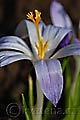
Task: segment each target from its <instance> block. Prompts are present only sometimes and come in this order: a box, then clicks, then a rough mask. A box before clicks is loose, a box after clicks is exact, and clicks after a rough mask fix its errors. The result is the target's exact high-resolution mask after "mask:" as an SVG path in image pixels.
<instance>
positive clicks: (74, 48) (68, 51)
mask: <svg viewBox="0 0 80 120" xmlns="http://www.w3.org/2000/svg"><path fill="white" fill-rule="evenodd" d="M71 55H80V43H75V44H74V43H73V44H70V45H67V46H65V47H63V48H61V49H60V50H59V51H58V52H56V53H55V54H54V55H53V56H52V57H51V59H57V58H62V57H67V56H71Z"/></svg>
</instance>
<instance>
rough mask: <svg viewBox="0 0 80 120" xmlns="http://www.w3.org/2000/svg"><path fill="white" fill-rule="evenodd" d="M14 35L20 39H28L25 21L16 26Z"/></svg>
mask: <svg viewBox="0 0 80 120" xmlns="http://www.w3.org/2000/svg"><path fill="white" fill-rule="evenodd" d="M15 35H17V36H19V37H20V38H22V39H25V38H27V37H29V35H28V31H27V28H26V22H25V20H22V21H21V22H20V23H19V24H18V26H17V28H16V30H15Z"/></svg>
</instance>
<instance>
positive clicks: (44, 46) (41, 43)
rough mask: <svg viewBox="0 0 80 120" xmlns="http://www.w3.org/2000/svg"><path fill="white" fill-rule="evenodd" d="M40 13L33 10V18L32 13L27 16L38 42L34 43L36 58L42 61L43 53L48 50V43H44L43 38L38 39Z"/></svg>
mask: <svg viewBox="0 0 80 120" xmlns="http://www.w3.org/2000/svg"><path fill="white" fill-rule="evenodd" d="M40 15H41V13H40V12H39V11H38V10H35V17H34V15H33V12H30V13H28V14H27V17H28V19H30V20H32V21H33V23H34V24H35V27H36V32H37V37H38V42H37V43H35V46H36V48H37V50H38V56H39V58H40V59H43V58H44V57H45V51H46V49H47V48H48V41H46V42H45V43H44V39H43V37H40V33H39V27H38V26H39V22H40V20H41V16H40Z"/></svg>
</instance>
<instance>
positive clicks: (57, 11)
mask: <svg viewBox="0 0 80 120" xmlns="http://www.w3.org/2000/svg"><path fill="white" fill-rule="evenodd" d="M50 13H51V20H52V23H53V24H54V25H56V26H60V27H65V28H70V29H73V27H72V22H71V19H70V17H69V16H68V14H67V13H66V11H65V10H64V8H63V6H62V5H61V4H60V3H59V2H57V1H53V2H52V3H51V7H50Z"/></svg>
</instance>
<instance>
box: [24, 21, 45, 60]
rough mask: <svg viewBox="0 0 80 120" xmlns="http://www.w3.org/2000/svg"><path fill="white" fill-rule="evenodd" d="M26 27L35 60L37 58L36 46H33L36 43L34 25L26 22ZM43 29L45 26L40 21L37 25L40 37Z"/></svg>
mask: <svg viewBox="0 0 80 120" xmlns="http://www.w3.org/2000/svg"><path fill="white" fill-rule="evenodd" d="M26 27H27V29H28V34H29V37H30V42H31V45H32V49H33V52H34V55H35V57H36V58H38V51H37V49H36V46H35V43H36V42H38V38H37V33H36V28H35V25H34V23H32V22H30V21H28V20H26ZM44 27H45V24H44V23H43V22H42V21H41V22H40V24H39V32H40V35H41V36H42V31H43V29H44Z"/></svg>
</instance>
